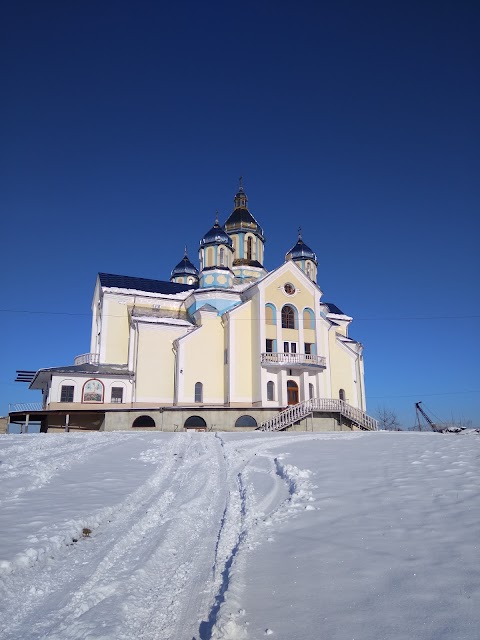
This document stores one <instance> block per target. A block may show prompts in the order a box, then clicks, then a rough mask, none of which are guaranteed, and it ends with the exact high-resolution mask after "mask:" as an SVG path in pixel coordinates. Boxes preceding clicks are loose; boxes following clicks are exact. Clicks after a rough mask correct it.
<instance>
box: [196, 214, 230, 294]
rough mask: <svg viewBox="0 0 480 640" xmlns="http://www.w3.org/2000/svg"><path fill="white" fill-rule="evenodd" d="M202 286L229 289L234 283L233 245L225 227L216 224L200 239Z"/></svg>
mask: <svg viewBox="0 0 480 640" xmlns="http://www.w3.org/2000/svg"><path fill="white" fill-rule="evenodd" d="M199 258H200V276H199V277H200V288H205V287H213V288H222V289H229V288H230V287H231V286H232V285H233V277H234V276H233V271H232V265H233V245H232V239H231V238H230V236H229V235H228V234H227V233H226V232H225V229H224V228H223V227H221V226H220V225H219V223H218V214H217V216H216V219H215V224H214V225H213V227H212V228H211V229H210V231H207V233H206V234H205V235H204V236H203V238H202V239H201V240H200V248H199Z"/></svg>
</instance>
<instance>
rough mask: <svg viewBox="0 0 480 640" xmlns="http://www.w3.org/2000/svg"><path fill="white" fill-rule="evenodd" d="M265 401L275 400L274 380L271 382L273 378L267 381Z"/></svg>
mask: <svg viewBox="0 0 480 640" xmlns="http://www.w3.org/2000/svg"><path fill="white" fill-rule="evenodd" d="M270 396H271V397H270ZM267 401H268V402H274V401H275V382H273V380H269V381H268V382H267Z"/></svg>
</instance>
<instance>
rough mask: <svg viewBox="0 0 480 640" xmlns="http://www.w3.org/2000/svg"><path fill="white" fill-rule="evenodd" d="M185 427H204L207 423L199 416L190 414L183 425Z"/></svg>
mask: <svg viewBox="0 0 480 640" xmlns="http://www.w3.org/2000/svg"><path fill="white" fill-rule="evenodd" d="M183 426H184V428H185V429H198V428H206V426H207V423H206V422H205V420H204V419H203V418H202V417H201V416H190V417H189V418H187V419H186V420H185V424H184V425H183Z"/></svg>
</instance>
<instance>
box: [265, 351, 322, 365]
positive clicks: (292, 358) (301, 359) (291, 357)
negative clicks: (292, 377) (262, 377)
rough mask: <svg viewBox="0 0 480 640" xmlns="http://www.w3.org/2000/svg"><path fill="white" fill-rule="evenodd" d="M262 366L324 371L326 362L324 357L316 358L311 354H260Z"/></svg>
mask: <svg viewBox="0 0 480 640" xmlns="http://www.w3.org/2000/svg"><path fill="white" fill-rule="evenodd" d="M261 363H262V366H264V367H268V366H270V365H277V366H282V365H284V366H289V367H294V368H295V367H305V366H307V367H317V368H321V369H326V367H327V360H326V358H325V357H324V356H317V355H313V354H311V353H262V355H261Z"/></svg>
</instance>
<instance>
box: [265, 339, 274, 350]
mask: <svg viewBox="0 0 480 640" xmlns="http://www.w3.org/2000/svg"><path fill="white" fill-rule="evenodd" d="M266 343H267V345H266V349H267V353H273V340H268V339H267V340H266Z"/></svg>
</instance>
